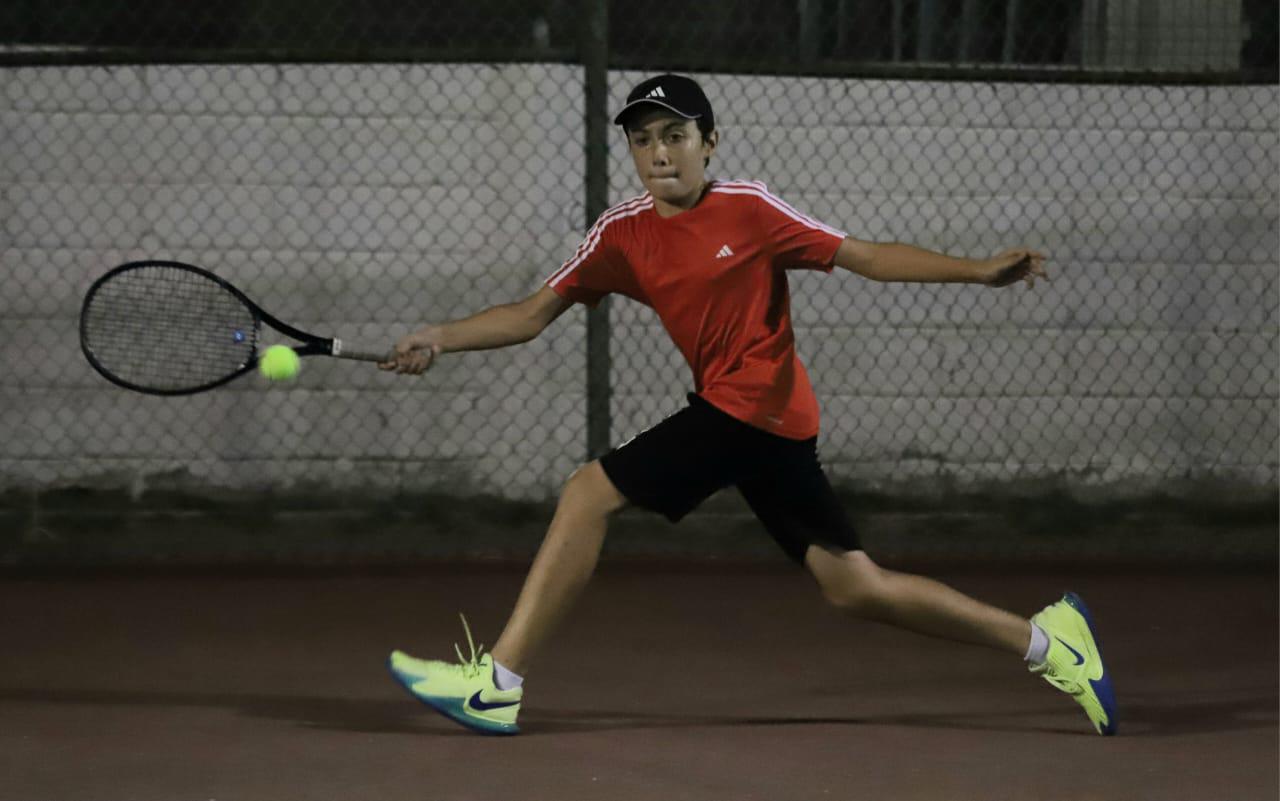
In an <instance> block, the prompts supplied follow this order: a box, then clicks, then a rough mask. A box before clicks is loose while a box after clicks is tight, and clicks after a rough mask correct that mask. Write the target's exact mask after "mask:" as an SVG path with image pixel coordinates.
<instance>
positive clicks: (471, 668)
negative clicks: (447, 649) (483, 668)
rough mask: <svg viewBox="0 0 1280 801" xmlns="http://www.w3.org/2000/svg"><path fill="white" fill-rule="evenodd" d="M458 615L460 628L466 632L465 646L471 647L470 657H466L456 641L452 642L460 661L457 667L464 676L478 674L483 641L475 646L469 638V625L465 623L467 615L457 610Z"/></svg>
mask: <svg viewBox="0 0 1280 801" xmlns="http://www.w3.org/2000/svg"><path fill="white" fill-rule="evenodd" d="M458 617H460V618H462V630H463V631H465V632H466V633H467V647H469V648H470V649H471V658H470V659H467V658H466V657H464V656H463V655H462V649H461V648H460V647H458V644H457V643H456V642H455V643H454V644H453V650H454V651H456V652H457V654H458V662H460V663H461V664H459V665H458V669H459V670H461V671H462V673H463V675H464V676H478V675H480V657H481V655H482V654H483V653H484V643H481V644H480V647H479V648H476V644H475V641H474V640H472V639H471V627H470V626H468V625H467V616H466V615H464V614H462V613H461V612H459V613H458Z"/></svg>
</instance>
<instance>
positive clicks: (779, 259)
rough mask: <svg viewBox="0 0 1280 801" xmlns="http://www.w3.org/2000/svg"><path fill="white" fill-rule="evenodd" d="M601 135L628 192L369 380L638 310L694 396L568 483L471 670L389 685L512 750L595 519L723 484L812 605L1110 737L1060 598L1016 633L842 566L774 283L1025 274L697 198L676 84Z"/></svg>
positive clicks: (638, 98) (774, 207)
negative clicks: (905, 632) (795, 568)
mask: <svg viewBox="0 0 1280 801" xmlns="http://www.w3.org/2000/svg"><path fill="white" fill-rule="evenodd" d="M614 122H615V123H616V124H618V125H620V126H622V128H623V131H624V133H625V135H626V138H627V144H628V146H629V148H630V152H631V157H632V160H633V162H634V164H635V168H636V173H637V175H638V176H639V178H640V182H641V183H642V184H643V185H644V188H645V189H646V190H647V191H646V192H645V193H644V194H643V195H640V196H639V197H636V198H634V199H632V200H629V201H627V202H625V203H620V204H618V205H616V206H614V207H613V208H611V209H609V210H608V211H606V212H605V213H604V214H602V215H600V218H599V219H598V220H597V221H596V223H595V225H593V226H592V227H591V229H590V230H589V231H588V232H587V236H586V239H585V240H584V241H583V242H582V244H581V245H580V246H579V247H578V249H577V251H576V252H575V253H574V254H573V256H572V257H571V258H570V259H569V260H568V261H566V262H565V263H564V264H563V265H562V266H561V267H560V269H558V270H556V271H555V272H554V273H552V274H551V276H550V277H549V278H548V279H547V280H546V282H545V285H544V286H542V287H541V288H540V289H539V290H538V291H537V292H536V293H534V294H533V295H531V296H530V297H528V298H526V299H525V300H523V301H521V302H518V303H513V304H509V305H502V306H495V307H492V308H490V309H487V310H485V311H482V312H480V313H479V314H476V315H474V316H472V317H468V318H466V319H463V320H458V321H455V322H449V323H444V324H441V325H427V326H425V327H423V328H420V329H418V330H417V331H414V332H413V333H411V334H409V335H407V336H405V337H403V338H402V339H401V340H400V341H399V342H397V343H396V346H395V354H396V355H395V361H393V362H388V363H384V364H382V365H380V366H381V367H382V368H383V369H386V370H395V371H397V372H399V373H406V374H418V373H421V372H422V371H424V370H426V369H427V368H428V367H430V366H431V364H432V362H433V361H434V359H435V358H436V356H438V355H439V354H441V353H448V352H453V351H466V350H479V349H484V348H498V347H503V346H506V345H514V344H517V343H520V342H526V341H528V340H530V339H532V338H533V337H535V336H537V335H538V334H539V333H540V332H542V330H543V329H545V328H546V327H547V326H548V325H549V324H550V323H551V322H552V321H553V320H555V319H556V318H557V317H559V316H560V315H561V314H563V313H564V311H565V310H566V309H568V308H569V307H570V306H571V305H572V304H574V303H586V304H588V305H594V304H596V303H598V302H599V301H600V299H601V298H603V297H604V296H605V295H608V294H609V293H611V292H616V293H620V294H622V295H626V296H627V297H629V298H632V299H634V300H636V301H638V302H640V303H643V304H645V305H647V306H651V307H652V308H653V309H654V310H655V311H656V312H657V314H658V316H659V318H661V320H662V323H663V325H664V327H665V328H666V330H667V331H668V333H670V335H671V338H672V339H673V340H674V342H675V344H676V346H677V347H678V348H679V349H680V352H681V353H682V354H683V355H684V357H685V359H686V360H687V361H688V363H689V366H690V367H691V368H692V370H693V376H694V386H695V389H696V391H695V392H694V393H691V394H690V395H689V398H688V400H689V404H688V406H687V407H685V408H684V409H682V410H681V411H679V412H677V413H676V414H674V415H672V416H671V417H669V418H667V419H666V420H664V421H662V422H660V423H659V424H657V425H656V426H654V427H653V428H650V429H649V430H647V431H645V432H643V433H641V434H640V435H638V436H636V437H634V438H632V439H631V440H629V441H628V442H626V443H624V444H623V445H621V446H619V447H618V448H615V449H614V450H611V451H609V452H608V453H606V454H605V455H604V456H602V457H600V459H598V460H596V461H593V462H591V463H589V464H587V465H585V466H583V467H582V468H580V469H579V470H577V471H576V472H574V473H573V475H571V476H570V477H569V479H568V481H567V482H566V483H565V486H564V490H563V492H562V493H561V495H560V499H559V503H558V505H557V508H556V511H555V515H554V517H553V519H552V521H551V526H550V528H549V529H548V531H547V535H546V538H545V539H544V541H543V543H542V546H541V548H540V549H539V551H538V554H537V556H536V557H535V559H534V561H533V566H532V568H531V569H530V571H529V575H528V578H527V579H526V580H525V583H524V586H523V588H522V589H521V591H520V595H519V597H518V599H517V601H516V605H515V609H514V611H513V612H512V614H511V617H510V619H509V620H508V621H507V624H506V627H505V629H504V630H503V632H502V636H501V637H500V638H499V639H498V642H497V644H496V645H495V646H494V647H493V650H492V652H491V653H488V654H484V653H477V652H476V649H475V646H474V643H473V641H472V639H471V632H470V630H469V629H468V630H467V632H466V634H467V641H468V643H469V645H470V647H471V655H470V657H469V658H468V657H464V656H463V655H462V651H461V650H460V649H458V648H457V646H456V645H455V650H456V652H457V655H458V659H459V661H460V664H454V663H451V662H442V661H433V660H422V659H416V658H414V657H411V656H409V655H407V654H405V653H402V652H400V651H395V652H393V653H392V654H391V657H390V663H389V664H390V669H391V672H392V674H393V675H394V676H395V678H396V679H397V680H398V681H399V682H400V683H401V684H403V685H404V686H405V687H406V688H407V689H408V690H409V692H410V693H412V694H413V695H414V696H415V697H417V698H418V699H420V700H421V701H423V702H425V703H427V704H428V705H430V706H431V707H433V708H434V709H436V710H437V711H439V712H442V713H443V714H445V715H447V716H448V717H450V718H452V719H453V720H455V721H457V722H459V723H461V724H462V725H464V726H467V727H469V728H472V729H474V730H476V731H480V732H486V733H491V734H515V733H517V732H518V731H519V729H518V727H517V725H516V716H517V714H518V712H519V709H520V702H521V699H522V697H523V686H522V685H523V677H522V674H524V673H525V672H526V671H527V669H528V668H529V665H530V664H531V660H532V659H533V657H534V655H535V654H536V652H537V650H538V648H539V646H540V645H541V644H542V643H543V642H544V641H545V640H546V638H547V636H548V634H550V633H551V631H552V630H553V629H554V627H555V626H556V624H557V623H558V622H559V621H560V620H561V619H562V618H563V616H564V615H565V613H566V612H567V611H568V609H569V608H570V605H571V604H572V603H573V601H574V599H575V598H577V597H578V594H579V593H580V592H581V590H582V588H583V587H584V586H585V585H586V583H587V580H588V579H589V578H590V576H591V574H592V571H593V570H594V569H595V565H596V561H597V558H598V556H599V553H600V547H601V544H602V543H603V540H604V536H605V529H606V526H607V521H608V519H609V516H610V515H612V514H613V513H614V512H617V511H618V510H619V509H621V508H623V507H624V506H625V505H627V504H635V505H637V506H640V507H644V508H647V509H651V510H653V511H656V512H659V513H661V514H663V515H665V516H666V517H667V518H669V519H670V520H672V521H673V522H674V521H677V520H679V519H680V518H682V517H684V516H685V515H686V514H688V513H689V512H690V511H692V510H693V509H694V508H695V507H697V506H698V505H699V504H700V503H701V502H702V501H703V500H704V499H706V498H707V497H708V496H710V495H711V494H713V493H714V492H716V491H717V490H720V489H722V488H724V487H730V486H733V487H736V488H737V489H738V491H739V492H741V493H742V495H743V497H744V498H745V500H746V502H747V504H748V505H749V506H750V508H751V510H752V511H753V512H754V513H755V514H756V516H757V517H758V518H759V520H760V522H761V524H762V525H763V526H764V528H765V530H766V531H768V533H769V534H770V535H771V536H772V537H773V538H774V539H775V540H776V541H777V543H778V544H779V545H780V546H781V547H782V549H783V551H785V552H786V554H787V555H788V556H789V557H790V558H791V559H792V560H793V561H794V562H796V563H797V564H799V565H802V566H803V567H804V568H806V569H808V571H809V572H810V573H811V574H812V575H813V577H814V578H815V579H816V581H817V584H818V586H819V587H820V588H821V591H822V593H823V595H824V596H825V598H826V599H827V600H828V601H830V603H832V604H834V605H835V606H837V607H839V608H840V609H843V610H847V611H848V612H849V613H851V614H853V615H856V616H858V617H861V618H866V619H869V620H876V621H880V622H883V623H888V624H891V625H895V626H900V627H902V628H906V629H910V630H912V631H916V632H920V633H922V634H927V635H932V636H935V637H945V638H950V639H953V640H959V641H963V642H969V643H976V644H979V645H986V646H990V647H992V648H999V649H1002V650H1005V651H1008V652H1010V653H1013V654H1017V655H1018V656H1020V657H1022V658H1023V659H1025V660H1026V662H1027V663H1028V665H1029V667H1030V670H1031V671H1032V672H1033V673H1036V674H1039V675H1041V676H1042V677H1044V678H1045V679H1046V680H1047V681H1048V682H1050V683H1051V684H1052V685H1053V686H1055V687H1057V688H1058V689H1060V690H1062V691H1064V692H1066V693H1068V694H1070V695H1071V696H1072V697H1073V698H1075V700H1076V701H1078V702H1079V703H1080V704H1081V705H1082V706H1083V707H1084V710H1085V712H1086V713H1087V714H1088V716H1089V720H1090V721H1092V723H1093V725H1094V727H1095V728H1096V730H1097V731H1098V732H1099V733H1102V734H1114V733H1115V731H1116V725H1117V721H1116V704H1115V699H1114V694H1113V692H1112V689H1111V682H1110V678H1109V676H1108V674H1107V673H1106V670H1105V669H1104V668H1103V664H1102V655H1101V653H1100V651H1099V649H1098V643H1097V640H1096V639H1095V637H1094V634H1093V631H1092V629H1093V622H1092V620H1091V618H1090V616H1089V611H1088V610H1087V609H1086V608H1085V605H1084V603H1083V602H1082V601H1081V600H1080V598H1079V597H1078V596H1076V595H1075V594H1073V593H1068V594H1066V595H1065V596H1064V597H1063V598H1062V599H1061V600H1060V601H1058V602H1057V603H1054V604H1051V605H1049V606H1047V607H1045V608H1044V609H1043V610H1042V611H1040V612H1039V613H1038V614H1036V615H1035V616H1034V617H1033V618H1031V620H1027V619H1025V618H1022V617H1019V616H1017V615H1014V614H1011V613H1009V612H1005V611H1002V610H1000V609H996V608H994V607H991V606H988V605H986V604H983V603H980V602H978V601H976V600H973V599H971V598H968V597H966V596H965V595H962V594H961V593H959V592H957V591H955V590H953V589H951V588H949V587H947V586H945V585H943V584H940V583H938V582H936V581H933V580H931V579H927V578H922V577H920V576H913V575H908V574H905V573H898V572H894V571H890V570H886V569H884V568H881V567H879V566H878V565H876V564H875V563H874V562H873V561H872V560H871V559H870V557H868V556H867V554H866V553H865V552H864V551H863V550H862V548H861V547H860V545H859V543H858V537H857V535H856V533H855V532H854V530H853V528H852V527H851V526H850V524H849V521H848V519H847V518H846V517H845V513H844V510H843V508H842V507H841V505H840V502H839V501H838V500H837V498H836V496H835V494H834V492H833V491H832V488H831V486H830V484H829V483H828V481H827V478H826V476H825V475H824V473H823V471H822V468H821V466H820V465H819V463H818V456H817V450H816V442H817V434H818V403H817V400H816V399H815V397H814V393H813V389H812V388H811V386H810V384H809V378H808V375H807V374H806V373H805V369H804V366H803V365H801V363H800V360H799V359H798V358H797V356H796V349H795V342H794V337H793V334H792V329H791V314H790V299H789V292H788V286H787V275H786V271H787V270H796V269H807V270H821V271H824V272H831V270H832V269H833V267H839V268H841V269H844V270H848V271H850V272H853V273H856V274H857V275H859V276H862V277H863V278H869V279H871V280H874V281H951V282H966V283H976V284H985V285H987V286H992V287H1003V286H1007V285H1010V284H1013V283H1016V282H1020V281H1025V282H1026V283H1027V284H1029V285H1033V284H1034V282H1035V279H1036V278H1037V277H1040V278H1047V276H1046V274H1045V271H1044V267H1043V262H1044V257H1043V256H1042V255H1041V254H1039V253H1036V252H1033V251H1029V250H1021V249H1019V250H1010V251H1007V252H1005V253H1002V254H1000V255H999V256H996V257H994V258H991V259H986V260H977V261H972V260H968V259H959V258H951V257H948V256H944V255H941V254H937V253H931V252H929V251H926V250H922V249H919V248H916V247H912V246H909V245H903V244H896V243H895V244H876V243H871V242H863V241H859V240H857V239H854V238H852V237H849V236H847V235H845V234H844V233H843V232H841V231H839V230H837V229H835V228H832V227H830V226H827V225H824V224H822V223H820V222H818V221H816V220H814V219H812V218H811V217H809V216H807V215H805V214H803V213H801V212H799V211H797V210H796V209H794V208H792V207H791V206H789V205H787V203H785V202H784V201H783V200H781V199H780V198H778V197H777V196H775V195H773V194H772V193H770V192H769V190H768V189H767V188H766V187H765V186H764V185H763V184H761V183H759V182H755V181H720V180H709V179H708V178H707V177H706V174H705V169H706V167H707V165H708V163H709V161H710V159H711V156H712V154H713V153H715V149H716V142H717V139H718V133H717V132H716V129H715V119H714V116H713V113H712V109H711V105H710V103H709V102H708V100H707V98H706V96H705V94H703V91H702V89H701V88H700V87H699V86H698V84H697V83H696V82H695V81H693V80H691V79H689V78H687V77H683V76H678V75H669V74H668V75H659V76H657V77H654V78H650V79H648V80H646V81H644V82H642V83H641V84H640V85H638V86H637V87H636V88H635V89H634V90H632V92H631V94H630V95H629V96H628V98H627V103H626V105H625V106H624V107H623V109H622V110H621V111H620V112H619V114H618V115H617V118H616V119H615V120H614ZM463 625H464V628H465V627H466V620H465V618H464V620H463ZM481 651H483V647H482V648H481Z"/></svg>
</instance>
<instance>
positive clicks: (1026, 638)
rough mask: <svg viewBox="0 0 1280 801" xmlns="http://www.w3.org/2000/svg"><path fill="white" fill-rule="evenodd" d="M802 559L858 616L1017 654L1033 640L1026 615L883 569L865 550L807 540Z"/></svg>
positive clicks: (831, 595)
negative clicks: (842, 548)
mask: <svg viewBox="0 0 1280 801" xmlns="http://www.w3.org/2000/svg"><path fill="white" fill-rule="evenodd" d="M804 561H805V566H806V567H807V568H808V569H809V571H810V572H811V573H813V575H814V578H816V579H817V580H818V584H819V586H821V587H822V592H823V595H825V596H826V598H827V600H829V601H830V602H831V603H832V604H834V605H835V606H837V607H839V608H841V609H845V610H847V611H849V612H851V613H853V614H856V615H857V616H859V617H863V618H867V619H869V620H876V621H879V622H882V623H888V624H890V625H894V626H899V627H901V628H905V629H909V630H911V631H915V632H919V633H921V634H928V635H931V636H934V637H944V638H947V639H951V640H958V641H960V642H968V643H974V644H977V645H986V646H990V647H992V648H999V649H1002V650H1005V651H1009V652H1011V653H1016V654H1017V655H1019V656H1022V655H1024V654H1025V653H1026V652H1027V646H1028V645H1029V644H1030V642H1031V622H1030V621H1029V620H1026V619H1025V618H1022V617H1019V616H1017V615H1015V614H1013V613H1011V612H1006V611H1004V610H1003V609H998V608H996V607H994V606H990V605H988V604H984V603H981V602H980V601H976V600H974V599H973V598H970V597H969V596H967V595H964V594H963V593H960V592H957V591H956V590H953V589H952V588H950V587H948V586H946V585H945V584H942V583H941V582H938V581H934V580H933V579H929V578H925V577H923V576H915V575H911V574H909V573H897V572H895V571H892V570H886V569H884V568H882V567H880V566H879V565H877V564H875V563H874V562H872V561H871V559H870V557H868V556H867V555H866V553H865V552H863V551H848V552H845V553H839V554H837V553H832V552H831V551H828V550H827V549H826V548H823V547H820V546H817V545H810V546H809V549H808V550H807V551H806V552H805V557H804Z"/></svg>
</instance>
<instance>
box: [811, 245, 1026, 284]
mask: <svg viewBox="0 0 1280 801" xmlns="http://www.w3.org/2000/svg"><path fill="white" fill-rule="evenodd" d="M834 263H835V265H836V266H837V267H843V268H844V269H846V270H849V271H851V272H854V273H857V274H858V275H861V276H862V277H864V278H870V279H871V280H872V281H912V282H942V281H946V282H952V283H967V284H986V285H988V286H1008V285H1009V284H1012V283H1014V282H1015V281H1022V280H1025V281H1026V282H1027V283H1028V284H1034V283H1035V279H1036V278H1037V277H1039V278H1044V279H1045V280H1048V278H1049V276H1048V275H1046V274H1045V271H1044V255H1043V254H1040V253H1036V252H1034V251H1030V250H1026V249H1023V248H1019V249H1017V250H1007V251H1005V252H1004V253H1001V254H1000V255H999V256H995V257H993V258H990V259H958V258H954V257H952V256H945V255H943V254H941V253H934V252H933V251H930V250H925V249H923V248H918V247H915V246H914V245H903V244H900V243H897V242H891V243H884V244H881V243H877V242H862V241H860V240H857V239H854V238H853V237H845V240H844V241H843V242H841V243H840V247H839V248H838V249H837V250H836V255H835V259H834Z"/></svg>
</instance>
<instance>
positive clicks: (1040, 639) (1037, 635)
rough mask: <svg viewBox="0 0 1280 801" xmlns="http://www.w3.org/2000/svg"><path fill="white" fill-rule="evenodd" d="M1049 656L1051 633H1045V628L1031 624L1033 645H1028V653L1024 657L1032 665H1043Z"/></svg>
mask: <svg viewBox="0 0 1280 801" xmlns="http://www.w3.org/2000/svg"><path fill="white" fill-rule="evenodd" d="M1048 656H1049V635H1047V634H1045V633H1044V629H1042V628H1040V627H1039V626H1037V625H1036V624H1035V623H1032V624H1031V645H1029V646H1028V647H1027V655H1026V656H1024V657H1023V659H1025V660H1027V662H1029V663H1030V664H1031V665H1033V666H1034V665H1043V664H1044V660H1045V658H1047V657H1048Z"/></svg>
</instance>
